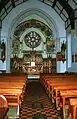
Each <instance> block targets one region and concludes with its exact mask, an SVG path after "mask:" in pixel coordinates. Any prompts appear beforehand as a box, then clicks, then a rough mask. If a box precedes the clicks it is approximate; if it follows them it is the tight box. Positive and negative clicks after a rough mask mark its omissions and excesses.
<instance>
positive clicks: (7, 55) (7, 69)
mask: <svg viewBox="0 0 77 119" xmlns="http://www.w3.org/2000/svg"><path fill="white" fill-rule="evenodd" d="M10 57H11V39H10V38H7V42H6V73H10Z"/></svg>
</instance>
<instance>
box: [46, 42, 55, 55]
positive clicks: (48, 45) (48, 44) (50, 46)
mask: <svg viewBox="0 0 77 119" xmlns="http://www.w3.org/2000/svg"><path fill="white" fill-rule="evenodd" d="M46 49H47V53H50V54H51V53H54V51H55V41H54V40H47V41H46Z"/></svg>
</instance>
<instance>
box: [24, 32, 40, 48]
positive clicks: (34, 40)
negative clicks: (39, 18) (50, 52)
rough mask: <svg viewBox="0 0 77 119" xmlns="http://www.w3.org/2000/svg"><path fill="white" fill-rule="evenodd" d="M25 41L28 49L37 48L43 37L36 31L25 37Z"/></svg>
mask: <svg viewBox="0 0 77 119" xmlns="http://www.w3.org/2000/svg"><path fill="white" fill-rule="evenodd" d="M24 40H25V43H26V45H27V46H28V47H30V48H36V47H38V46H39V45H40V43H41V36H40V35H39V34H38V33H36V32H35V31H31V32H29V33H28V34H27V35H26V36H25V38H24Z"/></svg>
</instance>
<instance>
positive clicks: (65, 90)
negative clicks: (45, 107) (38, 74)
mask: <svg viewBox="0 0 77 119" xmlns="http://www.w3.org/2000/svg"><path fill="white" fill-rule="evenodd" d="M41 82H42V83H44V86H45V88H47V90H48V92H49V93H51V89H52V88H51V87H53V89H54V90H55V99H56V103H57V95H58V93H57V92H58V91H59V93H60V95H61V98H62V103H63V105H62V106H63V116H64V119H66V118H65V115H64V113H65V112H64V107H65V104H66V99H67V98H70V97H77V75H76V74H73V75H65V74H64V75H58V76H52V75H51V76H46V78H45V75H44V76H43V77H42V79H41ZM68 85H69V86H68Z"/></svg>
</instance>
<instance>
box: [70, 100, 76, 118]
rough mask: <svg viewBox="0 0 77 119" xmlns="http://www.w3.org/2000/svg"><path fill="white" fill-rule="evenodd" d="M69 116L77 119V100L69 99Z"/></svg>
mask: <svg viewBox="0 0 77 119" xmlns="http://www.w3.org/2000/svg"><path fill="white" fill-rule="evenodd" d="M69 103H70V104H69V116H70V117H71V118H72V119H77V98H69Z"/></svg>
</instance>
